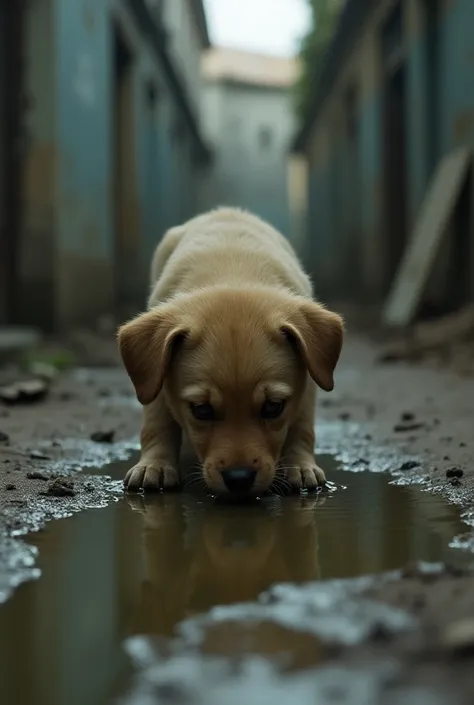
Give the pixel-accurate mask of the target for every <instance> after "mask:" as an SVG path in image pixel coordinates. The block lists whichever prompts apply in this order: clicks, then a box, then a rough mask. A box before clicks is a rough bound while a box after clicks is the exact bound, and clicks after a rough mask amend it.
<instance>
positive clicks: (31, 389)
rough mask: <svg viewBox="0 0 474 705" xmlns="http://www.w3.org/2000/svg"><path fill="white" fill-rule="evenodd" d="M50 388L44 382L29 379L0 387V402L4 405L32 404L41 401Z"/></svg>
mask: <svg viewBox="0 0 474 705" xmlns="http://www.w3.org/2000/svg"><path fill="white" fill-rule="evenodd" d="M49 389H50V386H49V384H48V383H47V382H45V380H42V379H31V380H25V381H21V382H15V383H14V384H10V385H7V386H4V387H0V401H1V402H3V403H4V404H32V403H34V402H39V401H42V400H43V399H44V398H45V397H46V396H47V394H48V392H49Z"/></svg>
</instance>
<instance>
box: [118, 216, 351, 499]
mask: <svg viewBox="0 0 474 705" xmlns="http://www.w3.org/2000/svg"><path fill="white" fill-rule="evenodd" d="M151 286H152V288H151V293H150V298H149V310H148V312H147V313H144V314H142V315H140V316H138V317H137V318H136V319H134V320H133V321H130V322H129V323H127V324H125V326H123V327H122V328H121V329H120V331H119V337H118V339H119V346H120V350H121V354H122V358H123V361H124V364H125V367H126V369H127V371H128V373H129V375H130V378H131V380H132V382H133V384H134V386H135V389H136V392H137V396H138V399H139V400H140V401H141V402H142V403H143V405H144V424H143V429H142V434H141V446H142V452H141V459H140V461H139V463H138V464H137V465H136V466H135V467H133V468H132V469H131V470H130V471H129V473H128V475H127V477H126V480H125V482H126V485H127V486H128V488H129V489H135V490H136V489H139V488H144V489H166V488H168V487H173V486H176V485H177V484H179V482H180V477H179V472H178V458H179V452H180V446H181V440H182V438H181V436H182V431H183V430H184V432H185V433H186V435H187V436H188V438H189V440H190V441H191V444H192V446H193V447H194V450H195V451H196V453H197V456H198V458H199V460H200V463H201V467H202V470H200V471H199V472H202V477H203V479H204V481H205V482H206V484H207V485H208V486H209V487H210V488H211V489H212V490H213V491H215V492H217V493H226V492H227V491H228V490H227V488H226V485H225V482H224V481H223V479H222V477H223V475H222V473H223V471H225V470H226V469H227V468H234V467H245V468H253V471H254V472H255V483H254V485H253V487H252V493H254V494H255V493H261V492H263V491H265V490H267V489H269V488H271V487H275V486H279V487H280V488H289V487H295V488H298V487H302V486H306V487H309V488H311V487H315V486H316V485H317V484H318V483H321V482H323V481H324V473H323V471H322V470H321V469H320V468H318V467H317V465H316V463H315V460H314V413H315V389H316V384H318V385H319V386H320V387H322V388H323V389H326V390H330V389H332V387H333V372H334V368H335V366H336V364H337V361H338V358H339V354H340V350H341V346H342V339H343V326H342V320H341V318H340V317H339V316H338V315H337V314H335V313H331V312H329V311H327V310H326V309H325V308H324V307H323V306H321V305H320V304H318V303H316V302H314V301H313V300H312V288H311V283H310V280H309V278H308V276H307V275H306V274H305V273H304V271H303V269H302V267H301V265H300V263H299V261H298V259H297V257H296V255H295V253H294V251H293V249H292V247H291V246H290V244H289V243H288V241H287V240H286V239H285V238H284V237H283V236H282V235H281V234H280V233H278V232H277V231H276V230H275V229H274V228H272V227H271V226H270V225H268V224H267V223H264V222H263V221H262V220H260V219H259V218H257V217H255V216H253V215H251V214H249V213H246V212H243V211H240V210H236V209H230V208H222V209H218V210H215V211H211V212H210V213H207V214H205V215H201V216H199V217H197V218H194V219H193V220H190V221H189V222H188V223H185V224H184V225H182V226H179V227H176V228H173V229H171V230H170V231H168V233H167V234H166V235H165V237H164V238H163V240H162V242H161V243H160V244H159V246H158V247H157V250H156V252H155V255H154V258H153V263H152V268H151ZM269 404H270V405H273V407H272V408H273V411H274V410H275V405H276V406H277V407H278V406H280V407H283V410H282V412H281V413H280V414H279V415H278V416H277V417H273V418H269V417H268V405H269ZM196 407H199V408H200V409H201V410H202V408H203V407H206V409H207V410H209V409H210V412H212V418H210V419H207V420H202V419H196V418H195V413H196ZM272 413H273V412H272Z"/></svg>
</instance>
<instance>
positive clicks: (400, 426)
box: [393, 421, 425, 433]
mask: <svg viewBox="0 0 474 705" xmlns="http://www.w3.org/2000/svg"><path fill="white" fill-rule="evenodd" d="M424 426H425V424H424V423H422V422H421V421H402V423H397V424H395V426H394V427H393V430H394V432H395V433H406V432H407V431H418V430H419V429H420V428H424Z"/></svg>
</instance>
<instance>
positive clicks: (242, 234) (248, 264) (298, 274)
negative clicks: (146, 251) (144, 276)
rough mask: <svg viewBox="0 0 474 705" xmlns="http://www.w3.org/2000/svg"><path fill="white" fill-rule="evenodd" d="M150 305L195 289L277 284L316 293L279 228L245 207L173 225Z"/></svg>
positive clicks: (159, 254) (155, 271) (161, 251)
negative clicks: (218, 286)
mask: <svg viewBox="0 0 474 705" xmlns="http://www.w3.org/2000/svg"><path fill="white" fill-rule="evenodd" d="M151 279H152V281H151V283H152V294H151V297H150V302H149V303H150V305H156V304H157V303H159V301H162V300H164V299H166V298H168V297H169V296H172V295H174V294H177V293H184V292H187V291H192V290H193V289H197V288H202V287H207V286H216V285H226V286H239V287H240V286H255V285H264V286H277V287H284V288H286V289H289V290H291V291H293V292H294V293H296V294H300V295H303V296H309V297H310V296H311V295H312V288H311V283H310V280H309V278H308V276H307V275H306V274H305V273H304V272H303V269H302V267H301V265H300V263H299V261H298V259H297V257H296V254H295V252H294V250H293V248H292V247H291V245H290V243H289V242H288V241H287V240H286V239H285V238H284V237H283V235H281V234H280V233H279V232H278V231H277V230H275V228H273V227H272V226H271V225H269V224H268V223H265V222H264V221H262V220H261V219H260V218H258V217H256V216H254V215H252V214H250V213H247V212H245V211H242V210H238V209H233V208H219V209H217V210H214V211H210V212H209V213H205V214H203V215H200V216H198V217H196V218H193V219H192V220H190V221H188V222H187V223H185V224H184V225H182V226H179V227H177V228H172V229H171V230H169V231H168V233H167V234H166V235H165V237H164V238H163V240H162V242H161V243H160V245H159V246H158V247H157V249H156V252H155V256H154V258H153V263H152V272H151Z"/></svg>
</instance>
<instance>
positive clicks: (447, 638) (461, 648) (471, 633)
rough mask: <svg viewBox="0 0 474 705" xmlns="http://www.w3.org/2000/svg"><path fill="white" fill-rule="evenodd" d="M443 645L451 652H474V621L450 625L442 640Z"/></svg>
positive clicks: (469, 620)
mask: <svg viewBox="0 0 474 705" xmlns="http://www.w3.org/2000/svg"><path fill="white" fill-rule="evenodd" d="M441 643H442V645H443V646H444V647H446V648H447V649H449V650H450V651H453V652H457V653H468V652H473V651H474V619H463V620H462V621H461V620H460V621H458V622H453V623H452V624H449V625H448V626H447V627H446V629H445V631H444V634H443V635H442V638H441Z"/></svg>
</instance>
